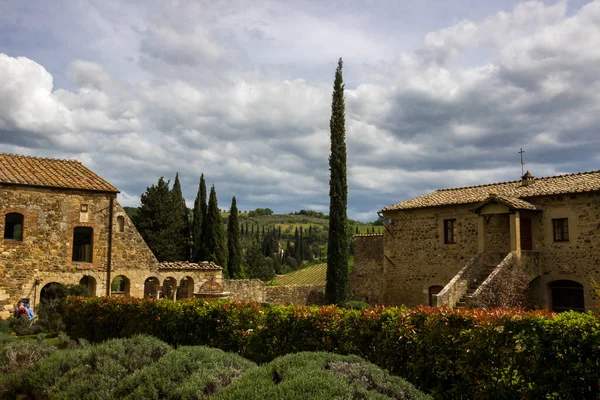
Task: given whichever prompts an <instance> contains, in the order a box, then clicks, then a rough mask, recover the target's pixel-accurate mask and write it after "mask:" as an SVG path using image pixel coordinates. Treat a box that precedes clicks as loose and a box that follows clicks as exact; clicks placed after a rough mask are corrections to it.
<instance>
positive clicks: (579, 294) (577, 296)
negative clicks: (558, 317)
mask: <svg viewBox="0 0 600 400" xmlns="http://www.w3.org/2000/svg"><path fill="white" fill-rule="evenodd" d="M548 289H549V290H550V299H551V304H552V311H554V312H563V311H585V300H584V297H585V295H584V290H583V285H582V284H581V283H578V282H575V281H571V280H566V279H562V280H556V281H552V282H550V283H548Z"/></svg>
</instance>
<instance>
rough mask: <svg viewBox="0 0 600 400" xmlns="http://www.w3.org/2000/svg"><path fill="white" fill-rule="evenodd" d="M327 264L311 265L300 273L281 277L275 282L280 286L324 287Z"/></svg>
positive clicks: (295, 272) (296, 272) (291, 273)
mask: <svg viewBox="0 0 600 400" xmlns="http://www.w3.org/2000/svg"><path fill="white" fill-rule="evenodd" d="M326 274H327V264H317V265H311V266H310V267H306V268H304V269H301V270H299V271H294V272H290V273H289V274H285V275H279V276H277V277H276V278H275V282H277V283H278V284H280V285H324V284H325V276H326Z"/></svg>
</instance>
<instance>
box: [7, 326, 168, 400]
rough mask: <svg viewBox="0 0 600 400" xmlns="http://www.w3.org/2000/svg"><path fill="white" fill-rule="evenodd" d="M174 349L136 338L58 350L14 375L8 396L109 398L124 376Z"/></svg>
mask: <svg viewBox="0 0 600 400" xmlns="http://www.w3.org/2000/svg"><path fill="white" fill-rule="evenodd" d="M170 350H171V347H170V346H169V345H167V344H166V343H164V342H161V341H160V340H158V339H155V338H151V337H147V336H136V337H133V338H131V339H114V340H110V341H108V342H105V343H102V344H100V345H97V346H88V347H83V348H79V349H72V350H62V351H56V352H53V353H52V354H51V355H50V356H48V357H46V358H43V359H42V360H41V361H39V362H38V363H37V364H35V365H34V366H32V367H30V368H27V369H23V370H20V371H18V372H17V373H15V374H13V375H11V376H10V377H9V379H8V380H7V383H6V390H5V391H6V392H8V395H7V396H6V397H7V398H10V397H13V396H15V395H16V394H26V395H30V396H34V397H36V398H37V397H40V396H41V395H44V396H45V397H47V398H49V399H109V398H111V392H112V391H113V390H114V388H115V387H116V386H117V384H118V383H119V382H120V381H121V380H122V379H123V378H124V377H126V376H128V375H131V374H133V373H135V372H136V371H138V370H140V369H142V368H144V367H145V366H148V365H150V364H152V363H154V362H156V361H157V360H158V359H159V358H160V357H162V356H163V355H165V354H166V353H167V352H169V351H170Z"/></svg>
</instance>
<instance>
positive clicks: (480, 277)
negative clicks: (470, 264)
mask: <svg viewBox="0 0 600 400" xmlns="http://www.w3.org/2000/svg"><path fill="white" fill-rule="evenodd" d="M496 267H497V266H496V265H488V266H486V267H484V268H482V269H481V270H480V271H479V273H478V274H477V276H476V277H475V279H473V281H471V282H469V286H468V288H467V292H466V293H465V294H464V295H463V296H462V297H461V298H460V299H459V300H458V302H457V303H456V307H467V306H469V300H470V299H471V296H472V295H473V293H475V291H476V290H477V289H478V288H479V286H481V284H482V283H483V282H484V281H485V280H486V279H487V278H488V276H490V274H491V273H492V272H493V271H494V269H496Z"/></svg>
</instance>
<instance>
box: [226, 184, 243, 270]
mask: <svg viewBox="0 0 600 400" xmlns="http://www.w3.org/2000/svg"><path fill="white" fill-rule="evenodd" d="M239 229H240V227H239V223H238V209H237V204H236V200H235V196H233V198H232V199H231V210H229V219H228V220H227V249H228V250H229V257H228V258H227V271H228V273H229V277H230V278H239V277H240V274H241V272H242V246H241V244H240V231H239Z"/></svg>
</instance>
